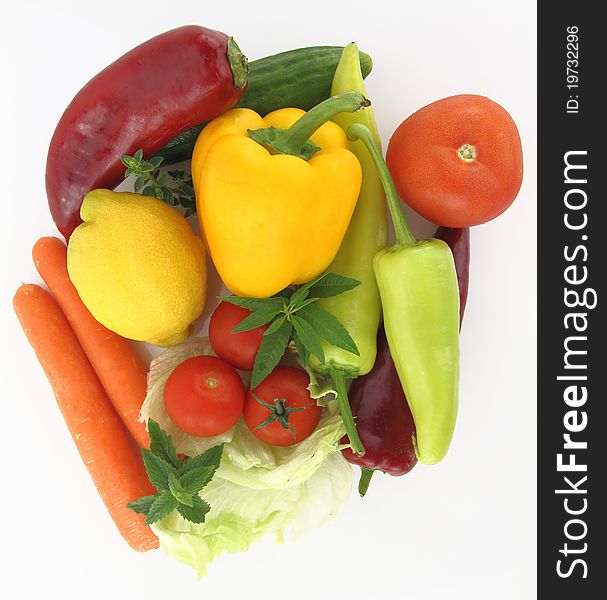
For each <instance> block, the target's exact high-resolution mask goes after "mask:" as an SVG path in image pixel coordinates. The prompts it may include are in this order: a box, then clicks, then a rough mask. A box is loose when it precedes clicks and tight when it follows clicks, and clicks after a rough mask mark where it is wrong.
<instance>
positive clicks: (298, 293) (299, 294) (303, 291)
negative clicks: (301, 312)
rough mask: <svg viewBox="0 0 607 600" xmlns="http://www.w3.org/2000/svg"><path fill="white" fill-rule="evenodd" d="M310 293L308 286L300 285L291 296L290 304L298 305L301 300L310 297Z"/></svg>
mask: <svg viewBox="0 0 607 600" xmlns="http://www.w3.org/2000/svg"><path fill="white" fill-rule="evenodd" d="M309 293H310V292H309V291H308V288H307V287H305V286H303V285H302V286H300V287H298V288H297V289H296V290H295V291H294V292H293V295H292V296H291V302H290V303H289V304H290V306H292V307H296V306H297V305H298V304H299V303H300V302H303V301H304V300H305V299H306V298H307V297H308V294H309Z"/></svg>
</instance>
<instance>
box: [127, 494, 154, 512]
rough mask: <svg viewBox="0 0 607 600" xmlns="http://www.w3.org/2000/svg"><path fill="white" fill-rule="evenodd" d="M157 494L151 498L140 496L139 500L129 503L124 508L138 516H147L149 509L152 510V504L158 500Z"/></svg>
mask: <svg viewBox="0 0 607 600" xmlns="http://www.w3.org/2000/svg"><path fill="white" fill-rule="evenodd" d="M158 496H159V493H158V494H154V495H153V496H142V497H141V498H139V500H135V501H134V502H129V503H128V504H127V505H126V506H127V508H130V509H131V510H133V511H135V512H136V513H138V514H140V515H147V514H148V513H149V512H150V508H152V504H154V502H155V501H156V498H158Z"/></svg>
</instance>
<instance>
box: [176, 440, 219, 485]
mask: <svg viewBox="0 0 607 600" xmlns="http://www.w3.org/2000/svg"><path fill="white" fill-rule="evenodd" d="M222 454H223V444H219V445H218V446H213V447H212V448H209V449H208V450H207V451H206V452H203V453H202V454H199V455H198V456H195V457H194V458H191V459H189V460H188V461H186V462H184V463H183V466H182V467H181V469H180V471H179V474H180V479H179V480H180V482H181V485H182V486H183V487H184V488H185V489H186V490H187V491H188V493H189V494H195V493H197V492H199V491H200V490H201V489H202V488H203V487H204V486H205V485H206V484H207V483H209V481H211V479H212V478H213V475H215V471H217V469H218V468H219V465H220V463H221V456H222Z"/></svg>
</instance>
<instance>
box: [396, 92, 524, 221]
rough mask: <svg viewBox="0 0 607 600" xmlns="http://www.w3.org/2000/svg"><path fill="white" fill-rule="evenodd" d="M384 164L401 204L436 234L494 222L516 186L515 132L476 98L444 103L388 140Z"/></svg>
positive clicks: (502, 114)
mask: <svg viewBox="0 0 607 600" xmlns="http://www.w3.org/2000/svg"><path fill="white" fill-rule="evenodd" d="M386 162H387V163H388V168H389V169H390V173H391V174H392V178H393V179H394V183H395V185H396V189H397V191H398V193H399V195H400V197H401V198H402V199H403V200H404V201H405V202H406V203H407V204H408V205H409V206H410V207H411V208H413V209H414V210H415V211H416V212H418V213H419V214H420V215H422V216H423V217H425V218H426V219H428V220H429V221H432V222H433V223H436V224H437V225H442V226H443V227H470V226H472V225H479V224H480V223H485V222H487V221H490V220H491V219H494V218H495V217H497V216H498V215H500V214H501V213H503V212H504V211H505V210H506V209H507V208H508V207H509V206H510V204H512V202H513V201H514V199H515V198H516V195H517V194H518V191H519V189H520V187H521V182H522V180H523V151H522V148H521V139H520V137H519V133H518V129H517V127H516V124H515V123H514V121H513V120H512V117H511V116H510V115H509V114H508V113H507V112H506V110H505V109H504V108H502V107H501V106H500V105H499V104H496V103H495V102H493V101H492V100H489V98H485V97H483V96H474V95H461V96H451V97H450V98H444V99H443V100H438V101H437V102H433V103H432V104H429V105H428V106H426V107H424V108H422V109H420V110H418V111H417V112H416V113H414V114H412V115H411V116H410V117H409V118H408V119H406V120H405V121H403V122H402V123H401V124H400V126H399V127H398V129H397V130H396V131H395V132H394V134H393V135H392V138H391V139H390V143H389V144H388V151H387V154H386Z"/></svg>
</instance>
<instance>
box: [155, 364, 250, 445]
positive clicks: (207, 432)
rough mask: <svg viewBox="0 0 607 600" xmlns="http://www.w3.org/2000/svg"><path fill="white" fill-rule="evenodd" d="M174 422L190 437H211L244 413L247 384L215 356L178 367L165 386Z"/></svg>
mask: <svg viewBox="0 0 607 600" xmlns="http://www.w3.org/2000/svg"><path fill="white" fill-rule="evenodd" d="M164 406H165V408H166V411H167V414H168V415H169V417H170V418H171V421H173V423H175V425H176V426H177V427H179V429H181V430H182V431H185V432H186V433H188V434H190V435H197V436H201V437H210V436H213V435H219V434H220V433H223V432H224V431H227V430H228V429H230V427H232V426H233V425H234V424H235V423H236V421H238V418H239V417H240V415H241V414H242V409H243V406H244V385H243V383H242V380H241V379H240V375H238V372H237V371H236V370H235V369H234V368H233V367H231V366H230V365H229V364H228V363H227V362H226V361H225V360H222V359H221V358H217V357H216V356H194V357H193V358H189V359H188V360H186V361H184V362H182V363H181V364H180V365H178V366H177V367H176V368H175V369H174V370H173V372H172V373H171V374H170V375H169V378H168V380H167V382H166V384H165V386H164Z"/></svg>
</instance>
